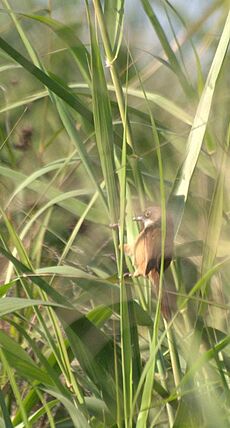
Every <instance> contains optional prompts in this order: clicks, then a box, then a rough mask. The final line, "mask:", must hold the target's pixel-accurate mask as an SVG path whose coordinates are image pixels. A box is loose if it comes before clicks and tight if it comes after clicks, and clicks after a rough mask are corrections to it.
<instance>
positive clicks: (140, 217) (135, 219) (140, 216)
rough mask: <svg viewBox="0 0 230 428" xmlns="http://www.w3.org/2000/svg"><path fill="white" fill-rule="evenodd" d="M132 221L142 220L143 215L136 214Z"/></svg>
mask: <svg viewBox="0 0 230 428" xmlns="http://www.w3.org/2000/svg"><path fill="white" fill-rule="evenodd" d="M133 221H143V215H138V216H136V217H133Z"/></svg>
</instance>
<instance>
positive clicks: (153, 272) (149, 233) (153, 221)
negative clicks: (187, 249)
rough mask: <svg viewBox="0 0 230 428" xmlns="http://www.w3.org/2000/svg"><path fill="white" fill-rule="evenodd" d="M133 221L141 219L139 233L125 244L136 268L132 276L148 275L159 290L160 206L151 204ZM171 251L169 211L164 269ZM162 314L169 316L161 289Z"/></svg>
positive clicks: (171, 235) (169, 259)
mask: <svg viewBox="0 0 230 428" xmlns="http://www.w3.org/2000/svg"><path fill="white" fill-rule="evenodd" d="M133 220H135V221H142V222H143V224H144V228H143V230H142V231H141V232H140V233H139V235H138V237H137V239H136V241H135V242H134V244H133V245H126V246H125V252H126V253H127V254H128V255H130V256H132V255H133V256H134V265H135V267H136V270H135V272H134V276H139V275H142V276H148V277H149V278H150V280H151V282H152V283H153V285H154V286H155V288H156V292H157V294H158V291H159V275H160V268H161V240H162V237H161V208H160V207H158V206H153V207H150V208H147V209H146V210H145V212H144V214H142V215H139V216H137V217H134V218H133ZM172 252H173V219H172V216H171V214H170V213H167V215H166V237H165V246H164V270H165V269H167V268H168V266H169V265H170V263H171V260H172ZM161 309H162V314H163V316H164V318H165V319H167V320H168V319H169V318H170V308H169V302H168V294H167V292H166V291H164V290H163V295H162V303H161Z"/></svg>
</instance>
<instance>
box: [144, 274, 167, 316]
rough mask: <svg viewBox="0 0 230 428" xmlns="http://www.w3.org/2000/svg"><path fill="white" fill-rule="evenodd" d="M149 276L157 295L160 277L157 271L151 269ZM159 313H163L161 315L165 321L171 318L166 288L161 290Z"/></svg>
mask: <svg viewBox="0 0 230 428" xmlns="http://www.w3.org/2000/svg"><path fill="white" fill-rule="evenodd" d="M148 276H149V278H150V281H151V282H152V284H153V287H154V289H155V293H156V296H157V297H158V295H159V283H160V277H159V273H158V272H157V271H156V270H154V269H152V270H151V271H150V272H149V275H148ZM161 313H162V315H163V317H164V318H165V319H166V321H170V319H171V310H170V303H169V295H168V292H167V290H164V288H163V290H162V298H161Z"/></svg>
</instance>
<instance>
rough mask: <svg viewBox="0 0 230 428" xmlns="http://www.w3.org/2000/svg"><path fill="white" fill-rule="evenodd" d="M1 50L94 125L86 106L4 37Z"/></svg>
mask: <svg viewBox="0 0 230 428" xmlns="http://www.w3.org/2000/svg"><path fill="white" fill-rule="evenodd" d="M0 49H2V50H3V51H4V52H6V53H7V54H8V55H9V56H10V57H11V58H13V59H14V60H15V61H16V62H18V63H19V64H21V65H22V66H23V67H24V68H25V69H26V70H27V71H28V72H29V73H31V74H32V75H33V76H35V77H36V78H37V79H38V80H39V81H40V82H42V83H43V84H44V85H45V86H47V88H49V90H50V91H52V92H54V93H55V94H56V95H58V97H60V98H61V99H63V100H64V101H65V102H66V103H67V104H68V105H69V106H71V107H72V108H73V109H74V110H76V111H77V112H78V113H79V114H80V115H82V116H83V117H84V118H86V119H87V120H88V121H89V122H90V123H92V113H91V112H90V111H89V110H88V109H87V108H86V107H85V106H84V104H83V103H82V102H81V101H80V100H79V99H78V97H76V96H75V95H73V94H72V93H71V92H70V91H69V90H67V89H66V87H64V86H62V85H61V84H60V83H58V82H57V81H56V80H55V79H53V78H51V77H49V76H48V74H46V73H44V71H42V70H41V69H40V68H38V67H37V66H36V65H34V64H33V63H32V62H30V61H29V60H28V59H26V58H25V57H24V56H23V55H21V54H20V53H19V52H18V51H17V50H16V49H14V48H13V47H12V46H10V45H9V44H8V43H7V42H6V41H5V40H4V39H2V37H0Z"/></svg>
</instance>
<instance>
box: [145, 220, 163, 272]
mask: <svg viewBox="0 0 230 428" xmlns="http://www.w3.org/2000/svg"><path fill="white" fill-rule="evenodd" d="M144 239H145V251H146V267H145V275H148V273H149V272H150V271H151V270H153V269H155V270H157V271H159V269H160V259H161V228H160V227H159V226H158V225H157V224H153V225H152V226H149V227H147V228H146V229H145V231H144Z"/></svg>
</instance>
